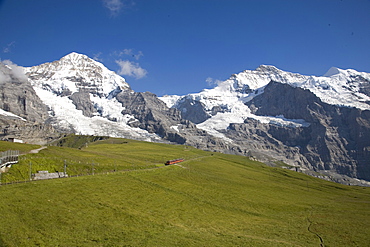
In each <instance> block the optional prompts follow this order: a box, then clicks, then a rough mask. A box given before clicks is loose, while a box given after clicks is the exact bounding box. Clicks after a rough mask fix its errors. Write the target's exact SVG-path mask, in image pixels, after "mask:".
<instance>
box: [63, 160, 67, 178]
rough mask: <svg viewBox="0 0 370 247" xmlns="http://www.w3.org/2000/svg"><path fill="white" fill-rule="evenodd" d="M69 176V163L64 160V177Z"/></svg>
mask: <svg viewBox="0 0 370 247" xmlns="http://www.w3.org/2000/svg"><path fill="white" fill-rule="evenodd" d="M66 175H67V161H66V160H64V177H66Z"/></svg>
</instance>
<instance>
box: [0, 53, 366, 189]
mask: <svg viewBox="0 0 370 247" xmlns="http://www.w3.org/2000/svg"><path fill="white" fill-rule="evenodd" d="M0 127H1V129H2V131H1V134H0V138H2V139H9V138H17V139H22V140H24V141H25V142H30V143H39V144H45V143H48V142H50V141H51V140H55V139H57V138H58V137H60V136H61V135H63V134H66V133H76V134H83V135H103V136H112V137H125V138H132V139H138V140H145V141H154V142H166V143H176V144H184V145H191V146H194V147H197V148H200V149H204V150H211V151H217V152H224V153H233V154H239V155H244V156H248V157H250V158H252V159H256V160H259V161H262V162H264V163H266V164H270V165H282V166H284V167H286V168H288V169H294V170H296V171H300V172H304V173H307V174H310V175H314V176H318V177H321V178H323V179H327V180H333V181H337V182H341V183H346V184H360V185H369V184H370V183H369V182H368V181H370V74H369V73H365V72H357V71H355V70H353V69H347V70H342V69H338V68H331V69H329V71H328V72H327V73H326V74H325V75H324V76H306V75H300V74H297V73H290V72H285V71H282V70H279V69H278V68H276V67H274V66H268V65H261V66H259V67H258V68H257V69H255V70H245V71H243V72H240V73H238V74H233V75H231V77H230V78H229V79H227V80H225V81H223V82H219V83H218V85H216V86H215V87H214V88H212V89H204V90H203V91H201V92H199V93H194V94H188V95H183V96H178V95H166V96H163V97H157V96H156V95H155V94H152V93H150V92H135V91H133V90H132V89H131V88H130V85H129V84H128V83H127V82H126V81H125V79H124V78H122V77H120V76H119V75H117V74H116V73H115V72H112V71H110V70H109V69H107V68H106V67H105V66H104V65H103V64H102V63H100V62H97V61H95V60H93V59H91V58H89V57H88V56H86V55H82V54H78V53H75V52H73V53H71V54H68V55H66V56H65V57H63V58H61V59H60V60H58V61H54V62H51V63H45V64H41V65H38V66H33V67H27V68H22V67H19V66H16V65H14V64H12V63H11V62H6V61H4V62H2V63H0ZM283 164H284V165H283Z"/></svg>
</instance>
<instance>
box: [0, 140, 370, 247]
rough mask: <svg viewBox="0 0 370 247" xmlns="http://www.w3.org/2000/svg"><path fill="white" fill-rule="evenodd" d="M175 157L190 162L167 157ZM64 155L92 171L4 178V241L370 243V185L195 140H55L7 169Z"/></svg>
mask: <svg viewBox="0 0 370 247" xmlns="http://www.w3.org/2000/svg"><path fill="white" fill-rule="evenodd" d="M3 145H5V144H3V143H2V142H0V151H3V150H4V148H3ZM7 145H8V148H9V147H10V146H9V145H10V144H7ZM17 145H21V144H17ZM23 146H24V147H22V148H23V149H22V150H24V152H26V151H27V150H31V149H34V148H35V146H28V145H26V144H23ZM17 147H18V146H17ZM36 148H37V146H36ZM175 158H184V159H185V162H182V163H180V164H179V165H171V166H164V165H163V163H164V162H165V161H166V160H169V159H175ZM64 160H66V162H67V164H68V166H67V169H68V174H71V175H72V174H73V173H75V174H76V175H77V174H79V173H80V174H82V173H83V172H84V171H85V170H86V174H85V175H88V174H90V175H89V176H79V177H69V178H62V179H53V180H42V181H32V182H28V183H19V184H8V185H2V186H0V196H1V200H0V208H1V210H2V211H1V218H0V226H1V228H2V231H1V232H0V246H320V245H321V246H369V243H370V234H369V233H370V188H366V187H355V186H345V185H341V184H336V183H333V182H327V181H324V180H320V179H317V178H313V177H309V176H306V175H304V174H301V173H296V172H293V171H289V170H284V169H281V168H274V167H268V166H265V165H264V164H261V163H259V162H255V161H251V160H249V159H248V158H246V157H242V156H234V155H225V154H220V153H211V152H206V151H201V150H197V149H194V148H192V147H186V146H180V145H176V146H175V145H165V144H158V143H147V142H139V141H132V140H125V139H106V140H100V141H97V142H93V143H89V145H88V147H84V148H82V149H77V148H68V147H54V146H50V147H48V148H47V149H44V150H42V151H40V153H38V154H26V155H23V156H22V157H21V162H20V163H19V164H18V165H14V166H13V167H12V168H11V169H10V171H9V173H8V174H3V176H2V179H6V177H7V176H9V181H10V180H11V179H10V176H11V178H12V179H13V180H14V181H15V180H16V179H18V178H20V180H22V179H24V180H27V178H28V177H27V174H29V163H30V162H31V163H32V169H35V170H33V171H32V172H35V171H36V170H37V169H42V170H49V171H50V172H53V169H54V170H61V169H62V166H63V162H64ZM60 163H61V164H60ZM92 163H93V164H94V166H92V165H91V164H92ZM84 167H85V168H84ZM91 169H95V170H94V173H92V171H91ZM112 170H115V171H116V172H112ZM117 171H118V172H117ZM89 172H90V173H89ZM92 174H94V175H92Z"/></svg>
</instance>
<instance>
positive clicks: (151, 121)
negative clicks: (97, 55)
mask: <svg viewBox="0 0 370 247" xmlns="http://www.w3.org/2000/svg"><path fill="white" fill-rule="evenodd" d="M117 100H118V101H119V102H120V103H122V106H123V107H124V108H125V110H123V111H122V114H129V115H131V116H133V118H132V119H131V120H129V121H128V124H129V125H130V126H132V127H139V128H141V129H145V130H147V131H148V132H149V133H156V134H157V135H159V136H160V137H161V138H162V139H164V140H167V141H170V142H173V143H178V144H187V145H192V146H195V147H198V148H203V149H206V150H211V151H222V150H225V149H228V147H227V145H225V143H224V142H223V141H222V140H220V139H218V138H215V137H213V136H210V135H209V134H208V133H207V132H205V131H203V130H200V129H198V128H197V127H196V126H195V124H194V123H192V122H191V121H189V120H184V119H182V118H181V116H180V112H179V111H178V110H177V109H175V108H168V107H167V106H166V104H165V103H164V102H163V101H161V100H160V99H158V97H157V96H156V95H155V94H152V93H150V92H145V93H138V92H133V91H122V92H121V93H119V94H118V95H117Z"/></svg>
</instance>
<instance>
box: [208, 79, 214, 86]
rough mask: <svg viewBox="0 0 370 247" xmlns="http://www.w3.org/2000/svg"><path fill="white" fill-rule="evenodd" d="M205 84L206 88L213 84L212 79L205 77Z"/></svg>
mask: <svg viewBox="0 0 370 247" xmlns="http://www.w3.org/2000/svg"><path fill="white" fill-rule="evenodd" d="M206 82H207V85H208V86H212V84H213V79H212V77H207V79H206Z"/></svg>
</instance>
